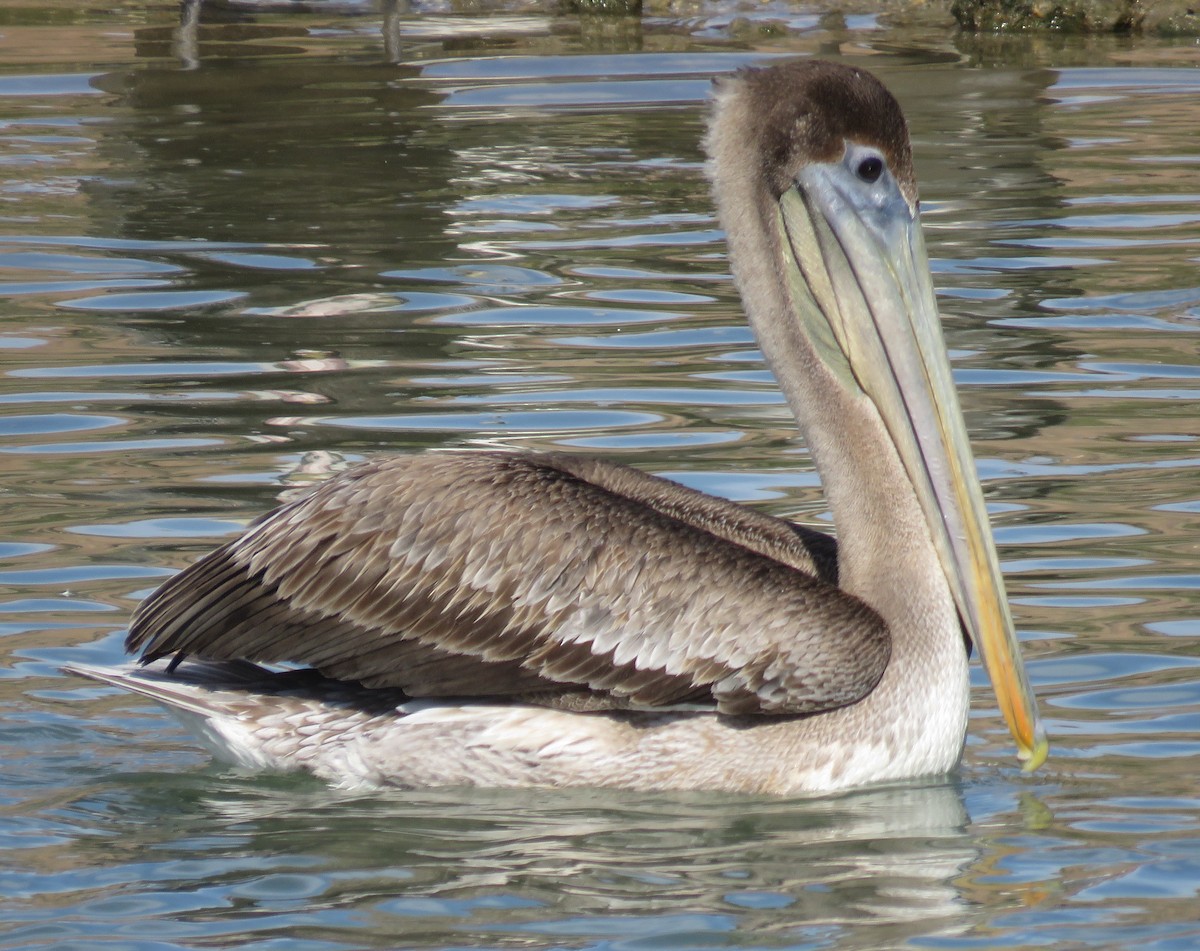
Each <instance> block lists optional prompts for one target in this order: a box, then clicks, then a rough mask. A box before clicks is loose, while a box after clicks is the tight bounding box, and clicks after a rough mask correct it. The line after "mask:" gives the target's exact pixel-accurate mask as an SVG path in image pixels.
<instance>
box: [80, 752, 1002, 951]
mask: <svg viewBox="0 0 1200 951" xmlns="http://www.w3.org/2000/svg"><path fill="white" fill-rule="evenodd" d="M61 812H62V814H63V815H64V816H65V817H66V818H67V820H68V821H81V822H82V824H84V825H86V826H89V827H91V826H94V825H96V824H97V821H98V818H99V815H102V816H103V818H104V825H105V826H106V827H107V833H108V834H107V835H106V836H104V837H103V838H99V839H90V840H89V839H84V840H81V841H80V842H79V843H78V844H77V845H76V849H77V850H78V851H77V854H76V855H75V856H74V857H73V859H72V862H73V863H76V864H78V865H80V866H84V867H91V868H93V869H102V868H111V869H113V870H114V872H117V873H118V874H120V870H121V869H122V868H124V867H125V866H126V865H127V864H136V867H137V870H138V871H137V874H138V876H139V879H140V881H139V882H138V883H136V884H135V883H133V882H131V881H127V880H126V881H113V882H112V883H111V884H110V886H109V887H108V888H98V889H97V890H96V894H95V895H94V897H93V899H92V900H93V901H94V902H102V901H104V900H105V899H104V897H103V896H104V894H105V892H106V891H112V892H113V893H120V894H122V895H123V896H124V899H123V900H124V901H126V902H133V903H134V904H140V905H141V906H142V907H143V908H144V912H145V913H146V914H149V915H154V914H161V913H163V912H164V911H167V910H168V909H170V910H172V913H173V914H175V915H178V914H179V912H181V911H183V910H184V909H186V914H185V915H183V916H182V917H184V918H186V919H188V920H190V921H192V922H193V928H194V935H195V936H196V937H200V936H201V935H203V934H204V930H203V923H204V921H205V920H206V918H208V917H209V916H210V915H215V914H217V913H218V912H219V913H220V916H221V920H222V921H223V922H224V925H223V927H224V928H232V927H233V926H234V925H235V923H240V924H238V926H237V930H236V932H231V931H225V932H224V933H225V935H226V936H227V937H232V935H233V933H236V934H237V935H238V937H239V938H240V939H242V940H245V939H248V938H251V937H254V938H256V939H258V940H262V939H265V938H267V937H268V936H270V935H271V934H272V933H273V932H275V931H276V930H277V929H279V928H280V927H281V926H284V925H285V924H286V929H287V932H286V933H287V934H289V935H291V936H293V937H295V938H296V939H298V940H304V939H305V938H306V937H311V938H315V937H316V936H317V935H320V936H321V938H322V940H325V941H329V942H331V943H332V944H336V943H337V942H338V941H339V940H341V939H344V940H349V941H352V942H353V943H355V944H356V945H359V944H361V945H363V946H373V947H374V946H379V947H382V946H388V942H394V941H401V942H403V943H404V946H406V947H409V946H442V945H443V944H444V943H445V942H446V940H447V936H448V935H455V936H457V937H455V938H453V939H451V942H452V943H458V942H463V943H465V944H470V945H472V946H491V945H495V946H508V945H509V944H511V943H512V942H514V941H518V942H519V943H520V944H521V945H522V946H527V947H554V946H560V945H561V942H563V941H569V942H571V943H575V942H579V941H583V942H588V941H594V940H602V939H605V938H610V939H623V940H628V941H633V942H634V944H633V945H631V946H643V945H642V942H658V941H662V942H665V943H666V945H667V946H670V947H707V946H714V945H718V944H726V943H728V942H734V943H741V942H750V943H754V944H762V945H765V946H775V945H778V944H780V943H788V944H794V943H795V942H797V941H800V942H805V941H807V940H815V941H816V942H817V943H818V944H824V943H826V942H834V943H837V944H838V946H840V947H882V946H891V945H892V944H894V943H896V942H902V941H904V940H905V939H906V938H908V937H911V936H913V935H917V934H920V935H925V936H932V935H945V936H949V935H954V934H959V933H961V932H963V931H964V930H965V929H967V928H969V927H970V926H971V924H972V923H973V921H974V919H975V916H976V912H979V913H982V911H983V909H984V907H985V906H984V904H982V903H977V901H976V898H975V893H977V892H986V890H987V888H988V886H987V884H986V881H985V879H986V878H987V872H988V870H987V869H985V868H984V867H983V866H981V861H982V856H984V855H985V854H986V853H987V852H988V846H987V845H986V844H981V842H980V840H979V838H978V833H979V830H978V829H977V828H973V827H972V826H971V824H970V822H969V820H968V817H967V812H966V809H965V807H964V803H963V799H962V792H961V790H960V789H959V788H957V787H956V786H954V785H946V784H943V785H923V786H911V787H898V788H892V789H879V790H869V791H864V792H860V793H855V794H852V795H847V796H841V797H837V798H831V799H824V800H804V801H790V802H788V801H779V800H755V799H750V800H747V799H743V798H737V797H715V796H707V795H696V794H684V795H629V794H620V793H612V792H605V791H594V792H578V791H576V792H550V791H505V790H492V791H486V790H484V791H481V790H471V791H458V790H441V791H429V792H420V793H405V794H395V795H393V796H384V797H371V798H366V799H358V798H346V797H340V796H337V795H335V794H333V793H331V792H330V791H328V790H327V789H325V788H323V787H318V786H316V785H314V784H311V783H307V782H295V781H290V780H285V779H276V780H271V779H264V778H262V777H259V778H258V779H256V780H254V781H253V782H251V781H249V780H239V779H237V778H236V777H232V776H230V775H228V774H223V775H207V776H206V775H205V774H193V776H192V777H191V778H190V779H189V778H187V777H183V776H162V775H153V774H142V775H137V776H130V777H127V778H125V779H122V778H121V777H109V778H107V779H105V780H103V781H101V782H99V783H98V785H96V786H95V787H94V788H92V789H91V790H87V789H85V791H84V796H83V797H82V798H80V799H77V800H76V801H75V802H73V803H71V804H70V805H69V806H66V807H64V808H63V809H62V810H61ZM98 814H99V815H98ZM148 816H155V817H157V818H156V819H155V820H154V821H152V822H146V821H145V819H146V817H148ZM98 877H100V878H103V877H104V876H103V875H99V876H98ZM130 886H133V887H132V888H131V887H130ZM114 900H115V899H114ZM989 904H993V905H994V903H989ZM231 911H232V912H233V913H232V914H230V912H231ZM995 911H996V908H995V907H992V908H991V912H992V913H994V912H995ZM331 912H337V913H339V914H341V915H345V916H348V917H347V918H346V919H345V920H339V919H338V918H336V917H335V918H333V919H332V920H330V919H329V917H328V916H329V915H330V913H331ZM181 936H182V935H181ZM646 946H649V945H646Z"/></svg>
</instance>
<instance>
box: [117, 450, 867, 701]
mask: <svg viewBox="0 0 1200 951" xmlns="http://www.w3.org/2000/svg"><path fill="white" fill-rule="evenodd" d="M835 566H836V559H835V550H834V548H833V543H832V542H831V540H829V539H827V538H825V537H824V536H821V535H819V534H818V533H814V532H809V531H806V530H803V529H798V528H797V527H795V526H792V525H790V524H789V523H786V522H783V521H781V520H778V519H772V518H769V517H768V516H764V515H761V514H760V513H756V512H754V511H752V510H750V509H746V508H744V507H741V506H737V505H734V504H733V503H731V502H727V501H725V500H721V499H714V498H711V497H709V496H705V495H702V494H701V493H698V492H694V491H692V490H689V489H686V488H684V487H683V486H679V485H677V484H675V483H672V482H668V481H666V480H663V479H657V478H655V477H653V476H649V475H646V474H645V473H641V472H638V471H637V470H633V469H629V468H627V467H625V466H619V465H616V464H613V463H603V462H600V461H598V460H592V459H587V458H577V457H572V456H561V455H526V454H516V453H507V454H506V453H469V454H468V453H463V454H448V453H441V454H439V453H427V454H424V455H417V456H395V457H387V458H383V459H380V460H376V461H373V462H370V463H367V464H365V465H362V466H359V467H357V468H355V469H353V470H350V471H348V472H346V473H343V474H342V475H340V476H338V477H336V478H334V479H331V480H330V481H328V482H326V483H324V484H322V485H321V486H320V487H318V488H317V489H316V490H315V491H314V492H312V493H311V494H309V495H307V496H305V497H304V498H302V499H300V500H297V501H295V502H292V503H289V504H288V505H285V506H283V507H281V508H279V509H277V510H275V511H274V512H272V513H270V514H268V515H267V516H265V517H264V518H262V519H260V520H259V521H258V522H256V523H255V524H254V525H252V526H251V527H250V529H248V530H247V532H246V533H245V534H244V535H243V536H241V537H240V538H238V539H236V540H234V541H233V542H231V543H229V544H227V545H225V546H224V547H222V548H220V549H218V550H216V551H214V552H212V553H210V554H209V555H207V556H205V557H204V558H202V559H201V560H200V561H199V562H197V563H196V564H194V565H192V566H191V567H190V568H188V569H186V570H184V571H182V572H180V573H179V574H178V575H176V576H174V577H173V578H172V579H170V580H169V581H168V582H167V583H166V584H164V585H163V586H162V587H161V588H160V589H159V590H158V591H157V592H155V593H154V594H153V595H151V597H150V598H148V599H147V600H146V602H144V603H143V605H142V606H141V607H140V608H139V610H138V611H137V613H136V614H135V616H134V620H133V623H132V624H131V626H130V634H129V638H128V641H127V646H128V647H129V649H130V650H135V651H139V650H140V651H141V652H142V658H143V660H144V661H146V662H149V661H151V660H154V659H156V658H159V657H164V656H168V655H182V654H191V655H196V656H199V657H203V658H207V659H211V660H234V659H238V660H249V661H257V662H267V663H280V662H285V661H290V662H301V663H306V664H310V665H312V666H314V667H316V668H318V669H319V670H321V671H322V672H323V673H325V674H326V675H328V676H331V677H336V678H339V679H344V680H357V681H361V682H362V683H364V684H366V685H368V686H375V687H385V686H386V687H400V688H402V689H403V690H404V691H405V692H406V693H408V694H409V695H410V696H454V695H463V694H467V695H490V696H504V695H510V696H520V695H525V694H530V693H547V694H551V695H552V694H554V693H555V692H562V691H563V690H564V689H566V690H573V691H591V692H592V693H594V694H604V695H607V696H608V697H609V698H610V699H611V701H612V704H613V705H614V706H624V705H630V704H632V705H638V706H650V707H653V706H659V705H668V704H675V703H680V702H692V701H695V700H698V699H709V700H711V701H714V702H715V703H716V705H717V707H718V709H719V710H721V711H723V712H726V713H738V714H746V713H758V714H805V713H813V712H819V711H821V710H826V709H831V708H833V707H837V706H842V705H845V704H847V703H852V702H854V701H855V700H857V699H860V698H861V697H862V696H864V695H865V694H866V693H867V692H869V691H870V689H871V688H872V687H873V686H874V685H875V683H876V682H877V681H878V679H879V677H880V676H881V675H882V673H883V669H884V667H885V666H886V664H887V661H888V657H889V653H890V640H889V637H888V633H887V630H886V627H885V626H884V624H883V622H882V621H881V620H880V619H879V617H878V616H877V615H876V614H875V612H874V611H872V610H871V609H870V608H869V607H868V606H867V605H865V604H864V603H863V602H861V601H859V600H858V599H856V598H854V597H852V596H850V595H847V594H846V593H844V592H842V591H840V590H839V589H838V588H837V587H836V567H835ZM589 703H592V704H593V705H599V706H604V705H605V703H604V699H603V697H600V698H593V699H592V701H589Z"/></svg>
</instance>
